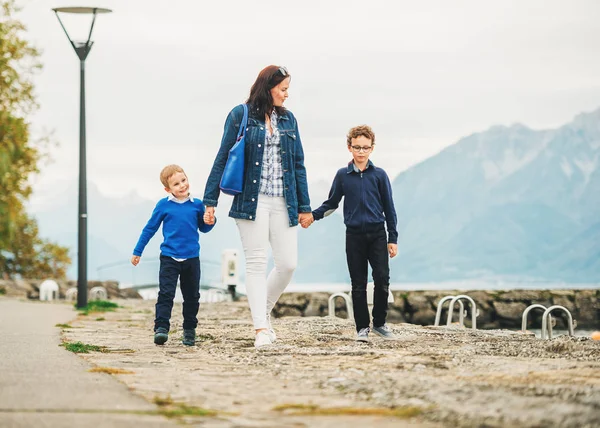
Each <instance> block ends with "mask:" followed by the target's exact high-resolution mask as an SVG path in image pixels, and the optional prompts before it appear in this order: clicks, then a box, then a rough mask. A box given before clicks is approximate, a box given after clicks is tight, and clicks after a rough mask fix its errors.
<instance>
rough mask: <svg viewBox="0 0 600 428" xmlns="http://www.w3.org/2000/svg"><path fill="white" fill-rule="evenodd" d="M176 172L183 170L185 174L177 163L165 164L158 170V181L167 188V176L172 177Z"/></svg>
mask: <svg viewBox="0 0 600 428" xmlns="http://www.w3.org/2000/svg"><path fill="white" fill-rule="evenodd" d="M176 172H183V173H184V174H185V171H184V170H183V168H182V167H180V166H179V165H167V166H165V167H164V168H163V169H162V171H161V172H160V182H161V183H162V184H163V186H165V187H166V188H167V189H169V178H171V177H173V175H174V174H175V173H176Z"/></svg>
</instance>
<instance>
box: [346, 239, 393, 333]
mask: <svg viewBox="0 0 600 428" xmlns="http://www.w3.org/2000/svg"><path fill="white" fill-rule="evenodd" d="M346 260H347V261H348V270H349V271H350V279H351V281H352V304H353V306H354V322H355V324H356V331H360V330H361V329H363V328H365V327H369V325H370V324H371V320H370V317H369V307H368V306H367V281H368V272H369V264H371V268H372V269H373V282H374V283H375V294H374V296H373V326H374V327H381V326H382V325H384V324H385V318H386V317H387V310H388V293H389V289H390V263H389V259H388V249H387V233H386V231H385V229H383V228H382V229H381V230H379V231H376V232H373V233H350V232H349V231H347V232H346Z"/></svg>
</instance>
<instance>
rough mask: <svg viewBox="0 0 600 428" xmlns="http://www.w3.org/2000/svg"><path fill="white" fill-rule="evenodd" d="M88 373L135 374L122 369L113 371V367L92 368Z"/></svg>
mask: <svg viewBox="0 0 600 428" xmlns="http://www.w3.org/2000/svg"><path fill="white" fill-rule="evenodd" d="M88 371H89V372H92V373H106V374H135V372H132V371H130V370H123V369H115V368H113V367H94V368H93V369H89V370H88Z"/></svg>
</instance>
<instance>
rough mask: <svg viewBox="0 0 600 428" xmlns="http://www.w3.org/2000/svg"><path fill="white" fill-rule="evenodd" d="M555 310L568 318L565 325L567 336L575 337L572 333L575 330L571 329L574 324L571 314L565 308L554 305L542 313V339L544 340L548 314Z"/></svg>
mask: <svg viewBox="0 0 600 428" xmlns="http://www.w3.org/2000/svg"><path fill="white" fill-rule="evenodd" d="M555 309H561V310H563V311H565V312H566V313H567V316H568V317H569V321H568V323H567V329H568V331H569V336H575V331H574V330H575V329H574V327H573V325H574V323H573V317H572V316H571V312H569V310H568V309H567V308H565V307H564V306H560V305H554V306H550V307H549V308H548V309H546V310H545V311H544V315H542V339H545V338H546V323H547V322H548V317H549V316H550V312H552V311H553V310H555Z"/></svg>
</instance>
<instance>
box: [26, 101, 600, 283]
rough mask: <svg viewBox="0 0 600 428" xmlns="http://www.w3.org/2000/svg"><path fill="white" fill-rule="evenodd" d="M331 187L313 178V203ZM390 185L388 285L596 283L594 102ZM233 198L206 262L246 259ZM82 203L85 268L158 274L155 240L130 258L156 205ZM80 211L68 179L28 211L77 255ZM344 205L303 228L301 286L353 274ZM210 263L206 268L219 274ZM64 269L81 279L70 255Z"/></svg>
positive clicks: (457, 149)
mask: <svg viewBox="0 0 600 428" xmlns="http://www.w3.org/2000/svg"><path fill="white" fill-rule="evenodd" d="M380 155H381V154H380ZM375 163H377V162H376V157H375ZM340 167H341V165H340ZM334 169H335V168H334ZM333 173H334V171H333V172H332V177H333ZM330 184H331V183H329V182H324V181H323V182H319V183H312V184H311V185H310V186H309V189H310V193H311V203H312V205H313V207H317V206H318V205H319V204H320V203H321V202H322V201H323V200H324V199H325V198H326V197H327V194H328V191H329V186H330ZM392 186H393V190H394V200H395V203H396V209H397V214H398V220H399V225H398V230H399V235H400V241H399V250H400V252H399V255H398V257H396V258H395V259H393V260H392V281H393V282H401V281H443V280H456V279H459V280H460V279H467V278H468V279H473V278H475V279H477V278H480V279H492V278H513V279H515V278H516V279H523V280H528V279H535V280H546V281H568V282H598V281H600V109H599V110H596V111H595V112H592V113H585V114H580V115H579V116H577V117H576V118H575V119H574V120H573V121H572V122H571V123H568V124H566V125H564V126H562V127H560V128H558V129H555V130H543V131H536V130H532V129H530V128H528V127H526V126H524V125H519V124H517V125H512V126H510V127H505V126H494V127H492V128H490V129H489V130H487V131H485V132H480V133H476V134H473V135H470V136H468V137H465V138H463V139H461V140H460V141H458V142H457V143H456V144H453V145H451V146H449V147H448V148H446V149H445V150H443V151H442V152H440V153H439V154H437V155H435V156H433V157H431V158H429V159H427V160H425V161H424V162H421V163H419V164H417V165H415V166H413V167H412V168H410V169H409V170H407V171H405V172H403V173H401V174H399V175H398V176H397V177H396V178H395V179H393V183H392ZM230 200H231V199H230V198H228V197H225V198H224V200H222V201H221V202H220V205H219V208H218V215H219V223H218V226H217V227H216V228H215V229H214V230H213V232H211V233H209V234H206V235H202V236H201V243H202V258H203V260H206V261H213V262H219V261H220V257H221V252H222V250H224V249H226V248H236V249H238V250H239V254H240V261H241V262H243V255H242V251H241V243H240V239H239V235H238V232H237V228H236V226H235V222H234V221H233V220H232V219H230V218H228V217H227V212H228V210H229V206H230ZM88 201H89V202H88V204H89V268H88V269H89V274H88V276H89V277H90V278H100V279H108V277H111V275H112V277H111V279H118V280H121V281H123V282H136V283H140V282H150V281H154V280H155V278H156V272H157V269H158V265H157V264H156V256H157V255H158V252H159V244H160V241H161V237H160V236H157V237H155V238H154V239H153V240H152V241H151V243H150V244H149V245H148V248H147V249H146V252H145V254H144V255H145V257H144V258H143V259H142V260H143V263H142V265H141V266H140V267H142V266H144V263H146V266H147V268H144V269H136V270H133V268H130V267H129V266H127V262H128V261H129V258H130V256H131V251H132V249H133V246H134V245H135V243H136V241H137V238H138V236H139V233H140V231H141V229H142V227H143V226H144V225H145V223H146V221H147V219H148V217H149V216H150V213H151V212H152V209H153V208H154V205H155V203H156V201H148V200H144V199H142V198H140V197H138V196H137V195H135V194H131V195H128V196H126V197H121V198H111V197H108V196H105V195H102V194H101V193H100V192H98V190H97V189H96V187H95V186H94V185H93V183H89V189H88ZM76 210H77V190H76V187H75V185H73V187H72V188H70V189H66V190H65V191H64V192H63V193H62V194H61V196H60V197H59V198H56V199H52V202H48V203H46V204H44V205H43V206H37V207H36V209H35V210H34V215H35V216H36V217H37V218H38V221H39V224H40V230H41V233H42V234H43V235H44V236H45V237H49V238H51V239H54V240H56V241H58V242H60V243H61V244H63V245H68V246H69V247H71V248H72V249H73V251H72V255H73V256H75V249H76V243H77V223H76V220H77V216H76ZM340 213H341V209H340V210H338V212H336V213H334V214H333V215H331V216H330V217H328V218H326V219H324V220H322V221H319V222H316V223H315V224H314V225H313V226H312V227H311V228H309V229H308V230H299V265H298V270H297V271H296V274H295V276H294V280H295V281H296V282H348V281H349V276H348V273H347V269H346V256H345V244H344V239H345V233H344V225H343V220H342V217H341V214H340ZM157 235H158V234H157ZM74 259H75V257H74ZM119 262H122V263H123V265H122V266H121V267H118V266H117V267H114V264H118V263H119ZM152 263H154V265H153V264H152ZM111 264H112V265H113V266H112V267H111V266H110V265H111ZM107 265H109V267H106V266H107ZM215 266H216V265H215ZM215 266H213V265H210V266H206V267H203V268H204V269H205V273H206V274H208V275H209V276H212V277H214V278H215V279H216V278H217V277H218V266H217V267H215ZM242 270H243V269H242ZM69 275H70V276H71V277H75V276H76V264H75V263H74V264H73V266H72V268H71V269H70V271H69Z"/></svg>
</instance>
